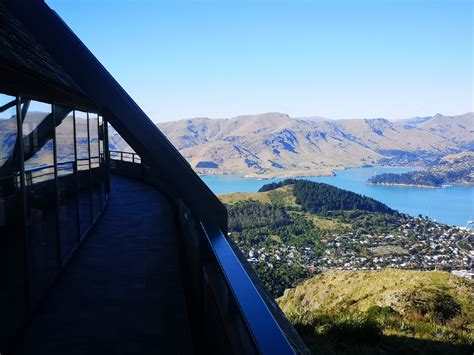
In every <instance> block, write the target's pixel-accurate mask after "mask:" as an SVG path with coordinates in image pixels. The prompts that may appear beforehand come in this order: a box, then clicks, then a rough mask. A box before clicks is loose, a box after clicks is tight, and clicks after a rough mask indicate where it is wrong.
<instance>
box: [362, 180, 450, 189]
mask: <svg viewBox="0 0 474 355" xmlns="http://www.w3.org/2000/svg"><path fill="white" fill-rule="evenodd" d="M367 185H372V186H397V187H416V188H422V189H442V188H443V187H442V186H432V185H411V184H397V183H388V182H382V183H374V182H368V181H367Z"/></svg>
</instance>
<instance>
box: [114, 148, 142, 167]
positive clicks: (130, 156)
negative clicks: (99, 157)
mask: <svg viewBox="0 0 474 355" xmlns="http://www.w3.org/2000/svg"><path fill="white" fill-rule="evenodd" d="M110 159H112V160H120V161H128V162H132V163H137V164H141V162H142V159H141V158H140V156H139V155H138V154H137V153H133V152H123V151H119V150H111V151H110Z"/></svg>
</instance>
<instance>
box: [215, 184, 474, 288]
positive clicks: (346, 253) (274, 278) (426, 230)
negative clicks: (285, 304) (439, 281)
mask: <svg viewBox="0 0 474 355" xmlns="http://www.w3.org/2000/svg"><path fill="white" fill-rule="evenodd" d="M219 198H220V199H221V200H222V202H224V203H225V204H226V206H227V209H228V212H229V232H230V238H231V239H232V240H233V241H234V242H235V243H236V244H237V245H238V246H239V248H240V249H241V250H242V252H243V253H244V255H246V257H247V260H248V261H249V262H250V263H251V264H252V265H253V266H254V268H255V269H256V271H257V273H258V274H259V276H260V278H261V279H262V281H263V283H264V284H265V285H266V287H267V288H268V290H269V291H270V292H271V293H272V294H273V295H274V297H278V296H281V295H282V294H283V292H284V290H285V289H287V288H290V287H294V286H295V285H296V284H297V283H298V282H300V281H301V280H303V279H305V278H307V277H308V276H310V275H312V274H315V273H318V272H324V271H327V270H331V269H344V270H378V269H381V268H387V267H391V268H401V269H415V270H416V269H418V270H420V269H421V270H424V269H434V268H438V269H442V268H444V269H448V270H449V269H451V268H453V267H457V268H467V267H468V265H467V259H466V260H465V258H464V257H465V255H466V253H468V252H469V250H471V249H472V243H473V242H474V237H473V236H470V234H469V232H468V231H466V230H462V229H460V228H459V227H453V226H447V225H443V224H440V223H436V222H433V221H431V220H429V219H426V218H414V217H410V216H408V215H404V214H400V213H398V212H397V211H394V210H392V209H390V208H388V207H387V206H386V205H384V204H382V203H380V202H378V201H376V200H374V199H370V198H367V197H365V196H361V195H358V194H355V193H352V192H349V191H345V190H342V189H338V188H336V187H333V186H330V185H327V184H321V183H316V182H310V181H305V180H292V179H288V180H285V181H283V182H281V183H272V184H267V185H264V186H263V187H262V188H261V192H256V193H233V194H228V195H220V196H219Z"/></svg>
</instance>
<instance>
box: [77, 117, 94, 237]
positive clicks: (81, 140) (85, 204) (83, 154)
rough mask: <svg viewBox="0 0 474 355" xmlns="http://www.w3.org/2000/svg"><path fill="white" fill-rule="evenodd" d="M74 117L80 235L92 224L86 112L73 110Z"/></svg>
mask: <svg viewBox="0 0 474 355" xmlns="http://www.w3.org/2000/svg"><path fill="white" fill-rule="evenodd" d="M75 117H76V150H77V179H78V187H79V226H80V234H81V237H83V236H84V234H85V233H86V232H87V230H88V229H89V228H90V226H91V224H92V214H91V176H90V161H89V127H88V124H89V122H88V114H87V113H85V112H81V111H75Z"/></svg>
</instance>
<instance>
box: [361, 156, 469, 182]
mask: <svg viewBox="0 0 474 355" xmlns="http://www.w3.org/2000/svg"><path fill="white" fill-rule="evenodd" d="M368 182H369V183H371V184H378V185H402V186H423V187H441V186H443V185H451V184H460V185H473V184H474V152H462V153H459V154H450V155H447V156H445V157H443V158H442V159H441V160H440V161H439V163H438V164H436V165H435V166H431V167H429V168H427V169H424V170H421V171H412V172H408V173H403V174H380V175H376V176H374V177H372V178H370V179H369V181H368Z"/></svg>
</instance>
